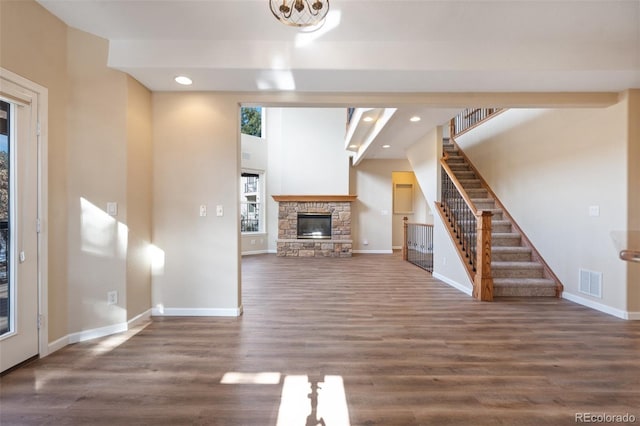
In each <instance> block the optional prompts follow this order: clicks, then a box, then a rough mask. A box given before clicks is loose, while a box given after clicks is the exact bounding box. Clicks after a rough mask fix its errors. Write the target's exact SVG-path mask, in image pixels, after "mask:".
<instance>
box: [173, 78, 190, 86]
mask: <svg viewBox="0 0 640 426" xmlns="http://www.w3.org/2000/svg"><path fill="white" fill-rule="evenodd" d="M174 80H175V81H176V83H178V84H182V85H183V86H191V85H192V84H193V80H191V79H190V78H189V77H187V76H186V75H179V76H177V77H176V78H174Z"/></svg>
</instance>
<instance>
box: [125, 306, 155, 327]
mask: <svg viewBox="0 0 640 426" xmlns="http://www.w3.org/2000/svg"><path fill="white" fill-rule="evenodd" d="M149 321H151V309H147V310H146V311H144V312H143V313H141V314H139V315H136V316H135V317H133V318H131V319H130V320H129V321H127V329H131V328H133V327H137V326H139V325H141V324H144V323H147V322H149Z"/></svg>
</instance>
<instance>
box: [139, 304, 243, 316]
mask: <svg viewBox="0 0 640 426" xmlns="http://www.w3.org/2000/svg"><path fill="white" fill-rule="evenodd" d="M151 315H153V316H155V317H239V316H240V315H242V306H240V307H238V308H165V307H162V306H159V307H155V308H153V309H152V310H151Z"/></svg>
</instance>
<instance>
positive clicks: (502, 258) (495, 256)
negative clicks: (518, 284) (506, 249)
mask: <svg viewBox="0 0 640 426" xmlns="http://www.w3.org/2000/svg"><path fill="white" fill-rule="evenodd" d="M491 260H492V261H496V262H531V253H526V252H525V253H519V252H515V253H494V252H492V253H491Z"/></svg>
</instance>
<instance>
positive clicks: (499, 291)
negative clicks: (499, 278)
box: [493, 286, 556, 297]
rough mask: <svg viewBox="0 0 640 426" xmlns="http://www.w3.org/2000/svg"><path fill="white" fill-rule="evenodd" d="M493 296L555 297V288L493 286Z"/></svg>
mask: <svg viewBox="0 0 640 426" xmlns="http://www.w3.org/2000/svg"><path fill="white" fill-rule="evenodd" d="M493 296H494V297H555V296H556V289H555V288H546V287H542V288H537V287H534V288H528V287H515V288H514V287H495V286H494V287H493Z"/></svg>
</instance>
